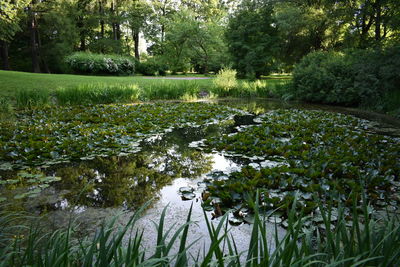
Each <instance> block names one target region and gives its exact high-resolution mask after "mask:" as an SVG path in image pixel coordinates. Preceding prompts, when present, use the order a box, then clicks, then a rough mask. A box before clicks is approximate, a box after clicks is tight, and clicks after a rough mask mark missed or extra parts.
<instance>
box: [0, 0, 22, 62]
mask: <svg viewBox="0 0 400 267" xmlns="http://www.w3.org/2000/svg"><path fill="white" fill-rule="evenodd" d="M27 3H28V0H19V1H14V0H3V1H2V2H1V3H0V7H1V8H0V49H1V52H0V54H1V61H2V62H3V64H2V69H3V70H9V69H10V63H9V60H8V49H9V43H10V41H11V40H12V39H13V37H14V35H15V33H17V32H18V31H20V30H21V27H20V25H19V21H20V19H21V15H20V13H21V11H23V9H24V7H26V4H27Z"/></svg>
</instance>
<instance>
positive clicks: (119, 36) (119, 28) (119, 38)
mask: <svg viewBox="0 0 400 267" xmlns="http://www.w3.org/2000/svg"><path fill="white" fill-rule="evenodd" d="M115 29H116V31H117V40H121V25H120V24H119V23H116V24H115Z"/></svg>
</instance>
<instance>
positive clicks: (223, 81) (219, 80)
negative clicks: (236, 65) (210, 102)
mask: <svg viewBox="0 0 400 267" xmlns="http://www.w3.org/2000/svg"><path fill="white" fill-rule="evenodd" d="M236 74H237V73H236V70H232V69H222V70H220V71H219V72H218V74H217V77H216V78H215V79H214V81H213V83H214V90H215V93H216V94H217V95H218V96H228V95H230V92H231V91H232V90H234V89H235V88H237V87H238V82H237V80H236Z"/></svg>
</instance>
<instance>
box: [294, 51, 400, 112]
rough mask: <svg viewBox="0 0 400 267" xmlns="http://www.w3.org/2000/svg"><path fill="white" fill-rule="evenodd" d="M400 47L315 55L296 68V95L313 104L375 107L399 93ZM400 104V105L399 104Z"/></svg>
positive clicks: (382, 106)
mask: <svg viewBox="0 0 400 267" xmlns="http://www.w3.org/2000/svg"><path fill="white" fill-rule="evenodd" d="M399 68H400V46H398V47H392V48H388V49H385V50H379V49H377V50H348V51H345V52H343V53H338V52H314V53H310V54H308V55H307V56H305V57H304V58H303V59H302V60H301V61H300V63H299V64H297V65H296V66H295V68H294V72H293V86H292V94H293V96H294V97H295V98H297V99H300V100H305V101H310V102H318V103H328V104H340V105H352V106H358V105H363V106H369V107H371V105H372V106H375V109H382V110H385V109H386V108H385V105H381V104H380V103H382V101H380V100H381V99H382V98H383V97H384V96H385V95H387V94H390V93H391V92H393V91H398V90H399V89H398V84H400V74H399V71H398V69H399ZM398 104H399V105H400V103H398Z"/></svg>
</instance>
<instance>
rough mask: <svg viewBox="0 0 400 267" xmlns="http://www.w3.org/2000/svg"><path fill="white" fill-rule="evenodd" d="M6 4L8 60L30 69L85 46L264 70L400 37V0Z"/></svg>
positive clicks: (252, 72)
mask: <svg viewBox="0 0 400 267" xmlns="http://www.w3.org/2000/svg"><path fill="white" fill-rule="evenodd" d="M0 7H1V8H0V45H1V60H2V62H3V69H10V68H11V69H14V70H23V71H35V72H61V73H62V72H68V71H69V70H68V68H67V67H66V66H65V63H64V58H65V57H67V56H68V55H70V54H72V53H73V52H76V51H86V52H91V53H107V54H120V55H130V56H134V57H136V59H137V60H138V61H139V60H140V61H146V59H148V58H149V57H153V59H152V60H156V61H158V62H159V63H158V64H163V65H165V68H166V69H169V70H170V71H172V72H179V71H189V70H194V71H198V72H202V73H203V72H205V73H206V72H210V71H212V72H217V71H218V70H219V69H221V68H222V67H224V66H232V67H233V68H235V69H237V71H238V73H239V74H240V75H242V76H247V77H260V76H261V75H265V74H268V73H270V72H272V71H291V70H292V69H293V66H294V64H296V63H298V62H299V61H300V60H301V58H303V57H304V56H305V55H307V54H309V53H310V52H313V51H331V50H332V51H342V50H345V49H367V48H384V47H389V46H394V45H396V44H398V43H399V42H400V37H399V36H400V2H399V1H397V0H352V1H336V0H335V1H334V0H310V1H300V0H287V1H281V0H242V1H233V0H205V1H199V0H191V1H187V0H182V1H178V0H161V1H155V0H19V1H14V0H4V1H1V4H0ZM141 47H142V48H141ZM143 47H144V48H145V49H146V50H147V51H146V52H147V56H145V57H143V58H141V55H140V53H142V52H144V51H143ZM27 58H28V59H29V58H30V60H27Z"/></svg>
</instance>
